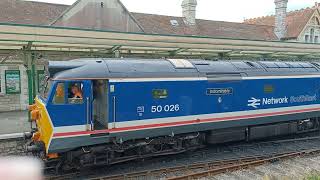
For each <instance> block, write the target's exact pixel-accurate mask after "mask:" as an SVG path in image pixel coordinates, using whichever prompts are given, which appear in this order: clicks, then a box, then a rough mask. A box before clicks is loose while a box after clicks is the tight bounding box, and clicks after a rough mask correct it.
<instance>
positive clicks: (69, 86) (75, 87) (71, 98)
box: [43, 80, 108, 130]
mask: <svg viewBox="0 0 320 180" xmlns="http://www.w3.org/2000/svg"><path fill="white" fill-rule="evenodd" d="M46 89H48V90H46V91H47V93H46V92H45V93H44V96H43V100H44V101H45V102H46V106H47V110H48V113H49V115H50V117H51V118H52V119H55V121H54V123H55V124H54V126H58V127H61V126H62V127H63V126H70V124H72V125H73V126H74V125H78V126H82V127H83V125H85V126H86V127H85V129H82V130H101V129H107V128H108V122H107V115H106V110H107V105H106V104H107V92H106V81H104V80H93V81H91V80H68V81H49V82H48V87H47V88H46ZM50 89H51V90H50ZM49 91H50V92H49ZM46 94H48V95H46ZM66 110H67V111H66Z"/></svg>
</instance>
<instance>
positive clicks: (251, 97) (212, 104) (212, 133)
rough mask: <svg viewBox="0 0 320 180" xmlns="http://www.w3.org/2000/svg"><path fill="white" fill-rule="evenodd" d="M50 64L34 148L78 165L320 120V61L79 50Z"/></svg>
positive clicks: (35, 113)
mask: <svg viewBox="0 0 320 180" xmlns="http://www.w3.org/2000/svg"><path fill="white" fill-rule="evenodd" d="M48 73H49V78H48V81H47V85H46V88H45V91H44V92H43V94H42V95H41V96H38V97H37V98H36V100H35V102H36V103H35V104H34V105H32V106H30V110H31V116H32V120H33V121H35V122H36V124H37V127H36V128H35V129H34V131H33V133H32V142H31V143H30V144H29V146H28V150H29V151H32V152H34V153H37V154H41V156H42V158H44V159H47V160H48V159H59V160H61V161H63V162H66V164H68V165H69V166H71V165H74V166H79V165H80V166H87V165H92V164H114V163H118V162H124V161H127V160H132V159H136V158H144V157H150V156H158V155H166V154H175V153H181V152H185V151H187V150H190V149H196V148H199V147H203V146H204V145H205V144H207V143H209V144H215V143H223V142H230V141H240V140H251V139H258V138H265V137H270V136H277V135H286V134H293V133H301V132H307V131H314V130H318V129H319V118H318V117H320V98H319V91H320V63H317V62H271V61H204V60H184V59H159V60H154V59H153V60H141V59H140V60H139V59H78V60H72V61H57V62H49V65H48Z"/></svg>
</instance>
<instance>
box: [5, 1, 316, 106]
mask: <svg viewBox="0 0 320 180" xmlns="http://www.w3.org/2000/svg"><path fill="white" fill-rule="evenodd" d="M287 4H288V0H275V15H273V16H265V17H258V18H254V19H246V20H245V21H244V22H242V23H235V22H224V21H212V20H203V19H196V13H197V1H196V0H183V1H182V4H177V9H179V8H178V7H179V6H180V5H181V11H182V16H179V17H176V16H164V15H156V14H144V13H135V12H129V11H128V9H127V8H126V7H125V6H124V4H122V3H121V1H120V0H78V1H76V2H75V3H74V4H73V5H71V6H68V5H60V4H50V3H42V2H33V1H23V0H1V1H0V23H14V24H26V25H44V26H57V27H71V28H81V29H96V30H107V31H121V32H135V33H148V34H170V35H186V36H206V37H217V38H233V39H249V40H266V41H293V42H306V43H319V37H320V21H319V18H320V14H319V8H320V5H319V4H318V3H316V4H315V6H313V7H310V8H306V9H301V10H296V11H292V12H287ZM69 58H70V57H45V58H43V57H41V56H40V57H39V58H37V61H36V63H37V66H36V74H35V76H36V77H35V79H36V81H37V82H36V87H37V89H38V92H40V91H41V89H42V86H43V83H42V80H43V78H44V76H43V74H44V66H43V62H44V61H46V60H51V59H53V60H59V59H64V60H65V59H69ZM27 73H28V71H27V69H26V68H25V63H24V60H23V58H22V56H21V55H19V53H16V52H14V51H13V52H12V54H10V55H9V56H8V55H5V56H4V55H1V54H0V112H3V111H15V110H25V109H26V108H27V105H28V79H27Z"/></svg>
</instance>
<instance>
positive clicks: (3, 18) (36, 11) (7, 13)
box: [0, 0, 68, 25]
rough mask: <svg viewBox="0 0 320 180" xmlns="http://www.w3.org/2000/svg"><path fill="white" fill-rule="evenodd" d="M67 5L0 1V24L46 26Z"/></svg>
mask: <svg viewBox="0 0 320 180" xmlns="http://www.w3.org/2000/svg"><path fill="white" fill-rule="evenodd" d="M67 7H68V6H67V5H60V4H50V3H42V2H32V1H22V0H0V8H1V10H0V22H6V23H18V24H35V25H48V24H49V23H50V22H51V21H53V20H54V19H55V18H57V17H58V16H59V15H60V14H61V13H62V12H63V11H65V10H66V8H67Z"/></svg>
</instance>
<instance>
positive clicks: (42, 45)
mask: <svg viewBox="0 0 320 180" xmlns="http://www.w3.org/2000/svg"><path fill="white" fill-rule="evenodd" d="M26 47H29V50H32V51H37V52H46V53H48V54H50V53H52V54H55V53H58V52H60V53H65V52H73V53H93V54H108V53H109V54H110V53H114V52H116V51H118V52H119V53H120V54H135V55H154V54H158V55H163V56H175V55H181V56H210V55H214V54H219V53H229V54H232V53H235V54H259V55H271V56H277V55H292V56H309V57H320V44H310V43H297V42H283V41H260V40H245V39H224V38H214V37H202V36H177V35H162V34H144V33H127V32H114V31H101V30H89V29H77V28H64V27H63V28H62V27H52V26H33V25H21V24H5V23H0V53H1V54H5V53H7V52H10V51H12V50H16V51H19V50H23V49H25V48H26Z"/></svg>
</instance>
